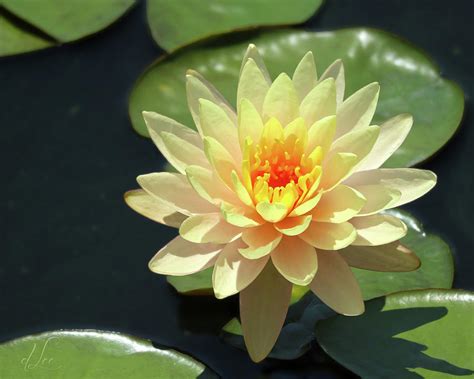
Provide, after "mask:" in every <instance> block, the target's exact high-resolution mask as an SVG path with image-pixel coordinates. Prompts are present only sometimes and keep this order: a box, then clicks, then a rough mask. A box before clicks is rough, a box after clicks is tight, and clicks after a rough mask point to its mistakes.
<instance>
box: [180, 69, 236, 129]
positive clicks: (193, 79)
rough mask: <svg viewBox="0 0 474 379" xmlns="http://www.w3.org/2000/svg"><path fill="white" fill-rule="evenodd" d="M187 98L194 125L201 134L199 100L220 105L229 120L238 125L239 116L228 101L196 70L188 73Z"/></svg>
mask: <svg viewBox="0 0 474 379" xmlns="http://www.w3.org/2000/svg"><path fill="white" fill-rule="evenodd" d="M186 96H187V99H188V107H189V110H190V112H191V116H192V117H193V120H194V123H195V124H196V127H197V129H198V131H199V132H200V133H201V125H200V121H199V99H206V100H209V101H212V102H213V103H215V104H217V105H219V106H220V107H221V108H222V109H224V110H225V112H226V113H227V115H228V116H229V118H230V119H231V120H232V121H233V122H234V124H235V125H237V115H236V113H235V110H234V109H232V107H231V106H230V104H229V103H228V102H227V100H226V99H225V98H224V97H223V96H222V95H221V94H220V93H219V91H218V90H217V89H216V88H215V87H214V86H213V85H212V84H211V83H210V82H208V81H207V80H206V79H204V77H203V76H202V75H201V74H199V73H198V72H196V71H194V70H188V71H187V72H186Z"/></svg>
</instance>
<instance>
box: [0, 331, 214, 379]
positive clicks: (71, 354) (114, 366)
mask: <svg viewBox="0 0 474 379" xmlns="http://www.w3.org/2000/svg"><path fill="white" fill-rule="evenodd" d="M204 374H205V375H206V377H216V376H214V374H213V372H212V371H210V370H209V369H206V367H205V366H204V365H203V364H202V363H200V362H198V361H196V360H195V359H193V358H191V357H189V356H187V355H184V354H182V353H179V352H177V351H174V350H171V349H164V348H156V347H154V346H153V345H152V343H151V342H150V341H148V340H143V339H139V338H135V337H131V336H128V335H124V334H119V333H112V332H104V331H96V330H61V331H53V332H46V333H42V334H36V335H31V336H27V337H22V338H19V339H16V340H12V341H9V342H5V343H3V344H1V345H0V377H1V378H18V379H19V378H22V379H23V378H24V379H28V378H32V379H33V378H34V379H55V378H58V379H59V378H68V379H75V378H103V379H108V378H110V379H112V378H113V379H121V378H123V379H133V378H137V379H138V378H140V379H142V378H197V377H198V376H199V377H203V376H204Z"/></svg>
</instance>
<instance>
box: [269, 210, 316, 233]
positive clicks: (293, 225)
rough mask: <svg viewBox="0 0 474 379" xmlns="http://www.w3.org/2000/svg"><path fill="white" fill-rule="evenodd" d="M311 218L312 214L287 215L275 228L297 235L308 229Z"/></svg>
mask: <svg viewBox="0 0 474 379" xmlns="http://www.w3.org/2000/svg"><path fill="white" fill-rule="evenodd" d="M311 219H312V217H311V215H306V216H296V217H286V218H285V219H283V220H281V221H280V222H278V223H276V224H274V225H275V229H276V230H278V231H279V232H281V233H283V234H285V235H287V236H296V235H298V234H301V233H303V232H304V231H305V230H306V229H308V226H309V224H310V223H311Z"/></svg>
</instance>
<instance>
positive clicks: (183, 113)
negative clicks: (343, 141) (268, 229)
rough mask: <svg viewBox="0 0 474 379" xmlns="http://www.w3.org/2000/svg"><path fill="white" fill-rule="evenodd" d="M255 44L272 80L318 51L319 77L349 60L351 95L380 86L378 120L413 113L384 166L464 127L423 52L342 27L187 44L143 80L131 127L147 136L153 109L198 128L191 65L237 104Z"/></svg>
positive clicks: (452, 88) (457, 106) (453, 98)
mask: <svg viewBox="0 0 474 379" xmlns="http://www.w3.org/2000/svg"><path fill="white" fill-rule="evenodd" d="M249 43H255V44H256V45H257V46H258V48H259V51H260V52H261V54H262V56H263V58H264V59H265V62H266V63H267V66H268V68H269V71H270V73H271V75H272V76H273V77H276V75H277V74H279V73H280V72H287V73H292V72H293V70H294V69H295V67H296V65H297V63H298V61H299V60H300V59H301V58H302V56H303V55H304V54H305V53H306V52H307V51H309V50H311V51H313V52H314V54H315V58H316V63H317V66H318V71H319V73H322V72H323V70H324V69H325V68H326V67H328V66H329V64H330V63H332V62H333V61H334V60H336V59H338V58H341V59H342V60H343V61H344V66H345V74H346V75H345V76H346V98H347V97H348V96H349V95H351V94H352V93H353V92H354V91H356V90H357V89H359V88H361V87H363V86H365V85H366V84H368V83H370V82H373V81H378V82H380V85H381V94H380V100H379V105H378V107H377V112H376V114H375V120H374V123H379V122H381V121H384V120H387V119H389V118H391V117H392V116H395V115H397V114H400V113H411V114H412V115H413V117H414V120H415V122H414V125H413V128H412V131H411V133H410V134H409V136H408V138H407V140H406V141H405V143H404V144H403V145H402V146H401V147H400V148H399V149H398V150H397V151H396V152H395V154H394V155H393V156H392V157H391V158H390V159H389V160H388V161H387V162H386V164H385V166H386V167H404V166H413V165H415V164H417V163H420V162H421V161H424V160H425V159H427V158H428V157H430V156H431V155H433V154H434V153H435V152H436V151H438V150H439V149H440V148H441V147H442V146H443V145H444V144H445V143H446V142H447V141H448V140H449V139H450V138H451V137H452V135H453V134H454V132H455V131H456V129H457V128H458V126H459V123H460V122H461V118H462V114H463V110H464V96H463V93H462V91H461V89H460V88H459V87H458V86H457V85H456V84H454V83H453V82H451V81H449V80H446V79H443V78H442V77H440V75H439V68H438V67H437V66H436V65H435V64H434V63H433V61H432V60H431V59H430V58H428V57H427V56H426V55H425V54H424V53H423V52H421V51H419V50H418V49H417V48H415V47H414V46H412V45H411V44H409V43H406V42H404V41H402V40H400V39H399V38H397V37H395V36H393V35H391V34H388V33H386V32H383V31H380V30H375V29H367V28H355V29H343V30H337V31H330V32H304V31H295V30H280V31H268V32H262V33H254V34H253V35H252V36H251V37H248V38H245V39H244V40H240V41H239V42H234V43H226V44H217V43H214V44H212V43H210V44H207V45H205V46H198V47H194V48H192V47H190V48H189V49H185V50H183V51H181V52H178V53H177V54H175V55H173V56H172V57H168V58H165V59H160V60H158V61H157V62H155V63H154V64H153V65H152V66H150V67H149V68H148V69H147V70H146V71H145V72H144V73H143V75H142V76H141V77H140V78H139V79H138V81H137V83H136V84H135V87H134V89H133V91H132V93H131V97H130V103H129V113H130V117H131V120H132V124H133V127H134V129H135V130H136V131H137V132H138V133H140V134H141V135H143V136H147V135H148V134H147V130H146V126H145V123H144V121H143V119H142V115H141V112H142V111H143V110H146V111H155V112H158V113H161V114H164V115H166V116H168V117H171V118H174V119H176V120H177V121H179V122H181V123H183V124H185V125H188V126H189V127H193V122H192V119H191V116H190V114H189V111H188V109H187V105H186V95H185V82H184V80H185V72H186V70H187V69H189V68H192V69H195V70H197V71H199V72H200V73H201V74H202V75H204V76H205V77H206V79H208V80H209V81H210V82H212V83H213V84H214V85H215V86H216V87H217V88H218V89H219V90H220V91H221V92H222V93H223V95H224V96H225V97H226V98H227V99H228V100H229V101H231V102H232V103H235V98H236V90H237V80H238V74H239V70H240V64H241V59H242V57H243V54H244V52H245V49H246V47H247V46H248V44H249Z"/></svg>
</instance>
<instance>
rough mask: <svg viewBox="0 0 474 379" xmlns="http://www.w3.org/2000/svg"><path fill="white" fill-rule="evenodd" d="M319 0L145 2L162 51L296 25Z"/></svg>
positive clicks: (164, 0) (158, 0)
mask: <svg viewBox="0 0 474 379" xmlns="http://www.w3.org/2000/svg"><path fill="white" fill-rule="evenodd" d="M322 3H323V0H299V1H293V2H292V1H288V0H258V1H254V0H227V1H225V2H222V1H219V0H207V1H195V0H180V1H169V0H148V2H147V16H148V24H149V26H150V29H151V34H152V35H153V38H154V39H155V41H156V42H157V43H158V45H160V46H161V47H162V48H164V49H165V50H166V51H168V52H171V51H174V50H176V49H178V48H180V47H182V46H185V45H189V44H190V43H193V42H196V41H198V40H202V39H206V38H209V37H212V36H215V35H218V34H223V33H229V32H232V31H234V30H243V29H251V28H255V27H258V26H271V25H289V24H299V23H302V22H304V21H306V20H307V19H308V18H310V17H311V16H312V15H313V14H314V13H315V12H316V11H317V10H318V9H319V8H320V7H321V5H322Z"/></svg>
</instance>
